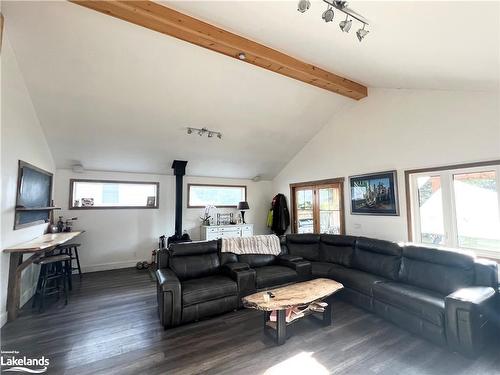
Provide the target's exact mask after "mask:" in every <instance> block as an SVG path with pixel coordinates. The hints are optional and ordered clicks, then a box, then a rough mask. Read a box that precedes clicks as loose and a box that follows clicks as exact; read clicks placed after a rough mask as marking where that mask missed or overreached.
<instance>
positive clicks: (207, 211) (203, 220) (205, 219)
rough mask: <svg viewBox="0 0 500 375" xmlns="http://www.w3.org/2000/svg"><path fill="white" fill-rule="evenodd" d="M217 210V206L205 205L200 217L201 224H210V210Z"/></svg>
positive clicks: (211, 219) (211, 216) (211, 215)
mask: <svg viewBox="0 0 500 375" xmlns="http://www.w3.org/2000/svg"><path fill="white" fill-rule="evenodd" d="M215 210H217V207H215V206H212V205H208V206H206V207H205V211H204V212H203V216H201V217H200V219H201V225H210V224H211V222H213V214H211V211H215Z"/></svg>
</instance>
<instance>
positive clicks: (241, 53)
mask: <svg viewBox="0 0 500 375" xmlns="http://www.w3.org/2000/svg"><path fill="white" fill-rule="evenodd" d="M246 58H247V55H245V53H243V52H240V53H238V59H240V60H246Z"/></svg>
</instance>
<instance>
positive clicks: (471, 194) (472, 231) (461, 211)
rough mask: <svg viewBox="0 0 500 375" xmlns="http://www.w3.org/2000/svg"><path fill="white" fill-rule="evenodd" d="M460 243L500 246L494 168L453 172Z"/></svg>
mask: <svg viewBox="0 0 500 375" xmlns="http://www.w3.org/2000/svg"><path fill="white" fill-rule="evenodd" d="M453 190H454V195H455V199H454V201H455V210H456V225H457V237H458V246H459V247H465V248H468V249H484V250H496V251H498V249H500V218H499V208H498V207H499V206H498V186H497V176H496V173H495V171H494V170H493V171H481V172H471V173H460V174H454V175H453Z"/></svg>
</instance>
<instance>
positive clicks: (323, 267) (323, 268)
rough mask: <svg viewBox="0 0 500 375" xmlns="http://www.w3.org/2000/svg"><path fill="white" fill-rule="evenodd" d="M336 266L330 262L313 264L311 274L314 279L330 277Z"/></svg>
mask: <svg viewBox="0 0 500 375" xmlns="http://www.w3.org/2000/svg"><path fill="white" fill-rule="evenodd" d="M333 266H334V265H333V264H332V263H328V262H311V273H312V276H313V277H330V274H329V273H328V272H329V271H330V268H332V267H333Z"/></svg>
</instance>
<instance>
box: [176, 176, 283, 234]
mask: <svg viewBox="0 0 500 375" xmlns="http://www.w3.org/2000/svg"><path fill="white" fill-rule="evenodd" d="M188 183H191V184H222V185H246V186H247V201H248V206H249V207H250V209H249V210H248V211H247V212H246V213H245V221H246V222H247V223H249V224H253V225H254V228H253V229H254V234H268V233H270V229H268V228H267V227H266V220H267V213H268V212H269V208H271V200H272V198H273V194H272V190H271V189H272V183H271V181H259V182H253V181H252V180H241V179H226V178H210V177H186V178H185V184H184V203H183V207H184V212H183V223H184V224H183V225H184V227H183V228H184V229H185V230H187V231H188V233H189V235H190V236H191V238H193V239H194V240H198V239H200V222H201V221H200V216H203V212H204V209H200V208H186V207H187V184H188ZM217 212H219V213H225V212H228V213H229V212H234V213H235V217H236V216H237V215H238V213H239V211H238V210H236V209H229V208H220V209H217Z"/></svg>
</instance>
